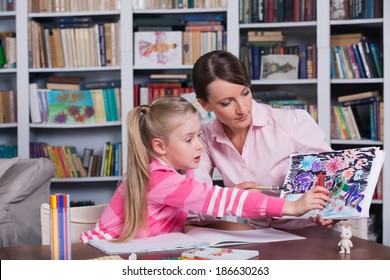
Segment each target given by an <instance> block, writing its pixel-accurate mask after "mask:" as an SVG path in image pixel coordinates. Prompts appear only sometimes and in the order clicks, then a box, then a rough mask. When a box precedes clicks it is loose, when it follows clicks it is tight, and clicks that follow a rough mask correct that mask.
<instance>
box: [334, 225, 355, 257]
mask: <svg viewBox="0 0 390 280" xmlns="http://www.w3.org/2000/svg"><path fill="white" fill-rule="evenodd" d="M340 227H341V234H340V237H341V240H340V242H339V244H337V246H341V251H340V252H339V253H340V254H348V255H349V254H350V253H351V248H352V247H353V244H352V241H351V240H350V239H351V237H352V230H351V229H352V225H351V224H349V225H347V226H345V225H344V224H342V223H340Z"/></svg>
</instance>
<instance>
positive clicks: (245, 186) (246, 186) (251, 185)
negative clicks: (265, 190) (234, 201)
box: [234, 181, 259, 192]
mask: <svg viewBox="0 0 390 280" xmlns="http://www.w3.org/2000/svg"><path fill="white" fill-rule="evenodd" d="M234 187H235V188H238V189H242V190H248V191H257V192H259V190H258V189H256V187H257V183H255V182H252V181H247V182H242V183H240V184H237V185H235V186H234Z"/></svg>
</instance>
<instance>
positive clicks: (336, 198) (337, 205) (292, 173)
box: [281, 147, 384, 219]
mask: <svg viewBox="0 0 390 280" xmlns="http://www.w3.org/2000/svg"><path fill="white" fill-rule="evenodd" d="M383 161H384V151H381V150H379V148H378V147H366V148H356V149H348V150H341V151H330V152H323V153H312V154H296V155H292V156H291V157H290V170H289V173H288V174H287V176H286V179H285V181H284V185H283V187H284V188H286V189H287V191H282V193H281V197H284V198H286V199H288V200H291V201H294V200H296V199H298V198H300V197H301V196H302V194H303V193H305V192H306V191H308V190H309V189H311V188H312V187H314V186H319V185H320V186H323V187H325V188H327V189H328V190H329V191H330V192H329V194H328V196H329V197H330V198H331V199H332V203H327V205H326V208H325V209H324V210H321V211H311V212H309V213H307V214H306V215H305V217H307V216H315V215H316V214H321V215H322V217H323V218H325V219H328V218H329V219H346V218H348V219H350V218H363V217H368V216H369V207H370V204H371V200H372V195H373V193H374V190H375V186H376V183H377V181H378V177H379V173H380V170H381V168H382V165H383Z"/></svg>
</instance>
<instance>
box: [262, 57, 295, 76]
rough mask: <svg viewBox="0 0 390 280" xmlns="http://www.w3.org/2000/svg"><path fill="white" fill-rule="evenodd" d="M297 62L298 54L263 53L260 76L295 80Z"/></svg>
mask: <svg viewBox="0 0 390 280" xmlns="http://www.w3.org/2000/svg"><path fill="white" fill-rule="evenodd" d="M298 62H299V57H298V55H263V56H261V74H260V77H261V79H264V80H265V79H269V80H287V79H291V80H296V79H298Z"/></svg>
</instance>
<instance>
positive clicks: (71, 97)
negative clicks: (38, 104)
mask: <svg viewBox="0 0 390 280" xmlns="http://www.w3.org/2000/svg"><path fill="white" fill-rule="evenodd" d="M47 99H48V100H47V102H48V113H49V123H58V124H69V123H93V122H95V110H94V107H93V101H92V95H91V92H90V91H87V90H85V91H81V90H51V91H49V92H48V94H47Z"/></svg>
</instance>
